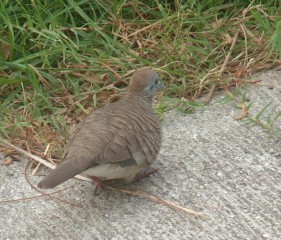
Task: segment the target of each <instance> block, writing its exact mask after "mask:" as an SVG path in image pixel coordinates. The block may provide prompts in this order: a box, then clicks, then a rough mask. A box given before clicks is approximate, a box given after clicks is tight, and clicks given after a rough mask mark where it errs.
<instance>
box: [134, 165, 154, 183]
mask: <svg viewBox="0 0 281 240" xmlns="http://www.w3.org/2000/svg"><path fill="white" fill-rule="evenodd" d="M157 172H158V169H156V168H145V169H144V170H142V171H141V172H139V173H138V174H137V175H136V176H135V177H134V178H133V180H132V183H134V182H138V181H140V180H142V179H144V178H147V177H150V176H151V175H152V174H154V173H157Z"/></svg>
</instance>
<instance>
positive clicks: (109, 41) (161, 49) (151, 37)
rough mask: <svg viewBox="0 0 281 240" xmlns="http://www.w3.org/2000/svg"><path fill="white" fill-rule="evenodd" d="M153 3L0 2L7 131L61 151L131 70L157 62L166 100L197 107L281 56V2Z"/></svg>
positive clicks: (0, 90)
mask: <svg viewBox="0 0 281 240" xmlns="http://www.w3.org/2000/svg"><path fill="white" fill-rule="evenodd" d="M148 2H149V3H144V1H143V2H142V1H137V0H133V1H125V0H123V1H122V0H118V1H108V0H106V1H100V0H98V1H86V0H81V1H74V0H65V1H62V0H54V1H47V0H45V1H43V0H41V1H39V0H37V1H36V0H35V1H27V0H23V1H19V0H11V1H8V0H6V1H1V3H0V26H1V28H0V29H2V30H1V32H0V104H1V105H0V117H1V125H0V134H1V136H3V137H5V138H11V139H13V142H14V143H16V144H18V145H24V146H25V147H26V148H30V149H31V151H32V152H33V153H34V154H38V155H39V156H43V154H42V153H44V151H45V150H46V148H47V146H49V151H47V152H46V153H45V154H46V156H48V157H50V158H54V159H59V158H60V157H61V152H62V149H63V147H64V145H65V143H66V139H67V138H68V137H69V133H70V132H71V129H73V128H74V126H75V125H76V124H78V123H79V122H81V120H82V119H83V118H85V116H86V115H87V114H88V113H89V112H91V111H92V110H93V109H94V108H97V107H100V106H102V105H104V104H107V103H109V102H112V101H115V100H116V99H117V98H118V97H119V95H120V94H122V93H123V92H124V90H123V89H124V88H125V87H126V86H127V83H128V80H129V77H130V74H131V73H132V72H133V70H134V69H137V68H140V67H144V66H151V67H153V68H156V69H157V70H158V71H159V73H160V74H161V75H162V77H163V79H164V81H165V82H166V85H167V89H166V91H165V93H164V95H165V98H166V99H177V101H176V103H175V104H172V106H175V107H178V108H179V110H180V111H183V112H189V111H191V112H192V108H193V106H194V105H196V99H197V98H198V97H199V96H201V95H202V94H205V93H209V92H210V91H211V90H214V89H221V88H222V89H229V88H233V87H237V86H239V85H240V84H242V83H243V81H242V80H241V78H243V77H245V76H247V75H249V74H252V73H254V72H257V71H261V70H264V69H267V68H271V67H273V66H274V65H276V64H278V63H279V64H280V58H281V42H280V39H281V17H280V16H281V6H280V5H281V4H280V3H281V2H280V0H279V1H277V0H270V1H246V0H240V1H235V3H233V2H234V1H222V0H219V1H213V0H209V1H194V0H188V1H179V0H175V1H168V0H166V1H159V0H152V1H148ZM173 102H175V101H173ZM156 109H157V111H158V112H159V113H162V112H164V111H165V110H166V109H169V106H168V105H165V104H164V103H160V104H159V105H158V106H157V108H156Z"/></svg>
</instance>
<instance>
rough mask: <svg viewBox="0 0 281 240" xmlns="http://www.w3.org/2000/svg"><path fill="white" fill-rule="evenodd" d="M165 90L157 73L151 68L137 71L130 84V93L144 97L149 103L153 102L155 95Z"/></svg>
mask: <svg viewBox="0 0 281 240" xmlns="http://www.w3.org/2000/svg"><path fill="white" fill-rule="evenodd" d="M164 88H165V85H164V84H163V83H162V81H161V78H160V76H159V75H158V73H157V72H155V71H154V70H152V69H150V68H143V69H140V70H137V71H135V73H134V74H133V76H132V78H131V80H130V83H129V89H128V93H129V94H132V95H139V96H144V97H146V98H147V99H148V101H150V102H151V101H152V99H153V97H154V96H155V93H156V92H158V91H161V90H163V89H164Z"/></svg>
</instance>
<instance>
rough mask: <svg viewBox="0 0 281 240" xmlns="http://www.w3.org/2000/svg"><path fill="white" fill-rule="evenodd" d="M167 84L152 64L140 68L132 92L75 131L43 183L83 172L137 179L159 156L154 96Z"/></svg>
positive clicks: (99, 176)
mask: <svg viewBox="0 0 281 240" xmlns="http://www.w3.org/2000/svg"><path fill="white" fill-rule="evenodd" d="M164 88H165V85H164V84H163V82H162V80H161V78H160V76H159V74H158V73H157V72H156V71H155V70H153V69H151V68H148V67H146V68H143V69H139V70H136V71H135V72H134V73H133V75H132V77H131V79H130V82H129V85H128V91H127V94H125V95H124V96H123V97H122V98H121V99H120V100H118V101H117V102H114V103H110V104H108V105H106V106H104V107H101V108H99V109H97V110H94V111H93V112H92V113H91V114H90V115H89V116H88V117H86V119H85V120H84V121H83V122H82V123H80V124H79V125H78V126H77V128H76V129H75V131H74V132H73V134H72V136H71V138H70V140H69V141H68V144H67V146H66V148H65V151H64V154H63V158H64V160H63V161H62V163H60V164H59V165H58V166H57V167H56V168H55V169H54V170H52V171H51V172H50V173H49V174H48V175H46V176H45V177H44V178H43V179H42V180H41V181H40V182H39V183H38V184H37V186H38V187H39V188H43V189H51V188H54V187H56V186H58V185H59V184H61V183H63V182H65V181H67V180H68V179H70V178H72V177H74V176H75V175H78V174H81V175H82V176H86V177H89V178H91V179H92V180H93V181H94V182H96V183H97V184H98V183H102V182H103V181H105V180H116V179H119V180H120V179H121V180H124V181H125V182H127V183H130V182H133V180H134V178H135V177H136V175H137V174H139V173H141V171H143V170H145V169H147V168H148V167H149V166H150V165H151V164H152V163H153V162H154V161H155V159H156V157H157V155H158V153H159V151H160V147H161V142H162V130H161V124H160V121H159V119H158V118H157V115H156V114H155V112H154V110H153V108H152V102H153V98H154V96H155V94H156V92H158V91H162V90H163V89H164Z"/></svg>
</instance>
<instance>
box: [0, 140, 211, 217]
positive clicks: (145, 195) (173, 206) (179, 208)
mask: <svg viewBox="0 0 281 240" xmlns="http://www.w3.org/2000/svg"><path fill="white" fill-rule="evenodd" d="M0 142H2V144H4V145H6V146H8V147H10V148H12V149H14V150H16V151H18V152H20V153H22V154H24V155H25V156H27V157H30V158H32V159H34V160H35V161H38V162H39V163H42V164H43V165H45V166H47V167H49V168H52V169H53V168H55V164H52V163H49V162H47V161H46V160H44V159H42V158H40V157H38V156H35V155H33V154H31V153H29V152H27V151H25V150H23V149H21V148H19V147H17V146H15V145H13V144H12V143H9V142H8V141H6V140H5V139H3V138H0ZM27 166H28V165H27ZM26 171H27V167H26ZM75 177H76V178H78V179H81V180H85V181H91V180H90V179H89V178H86V177H83V176H80V175H77V176H75ZM26 179H27V178H26ZM27 181H28V179H27ZM28 183H29V184H30V182H29V181H28ZM31 186H32V185H31ZM32 187H34V186H32ZM104 187H105V188H106V189H110V190H115V191H119V192H121V193H126V194H129V195H132V196H139V197H143V198H146V199H149V200H150V201H153V202H156V203H159V204H162V205H164V206H167V207H169V208H171V209H173V210H176V211H180V212H183V213H185V214H191V215H193V216H205V217H206V215H205V214H204V213H203V212H196V211H193V210H191V209H188V208H185V207H182V206H180V205H177V204H175V203H173V202H170V201H167V200H164V199H162V198H160V197H158V196H155V195H152V194H151V193H148V192H145V191H143V190H135V191H132V190H128V189H121V188H116V187H112V186H107V185H104ZM34 188H35V187H34ZM35 189H36V190H37V191H39V192H41V191H40V190H39V189H37V188H35ZM41 193H43V192H41ZM43 194H44V193H43ZM45 195H46V196H50V195H51V194H45ZM42 196H43V195H42ZM38 197H41V196H36V197H29V198H23V199H16V200H4V201H2V202H14V201H20V200H29V199H32V198H38ZM50 197H53V198H56V197H54V196H50ZM56 199H58V198H56ZM58 200H60V201H63V200H61V199H58ZM63 202H64V201H63ZM0 203H1V202H0ZM67 203H68V202H67ZM70 204H72V203H70ZM72 205H74V204H72Z"/></svg>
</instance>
